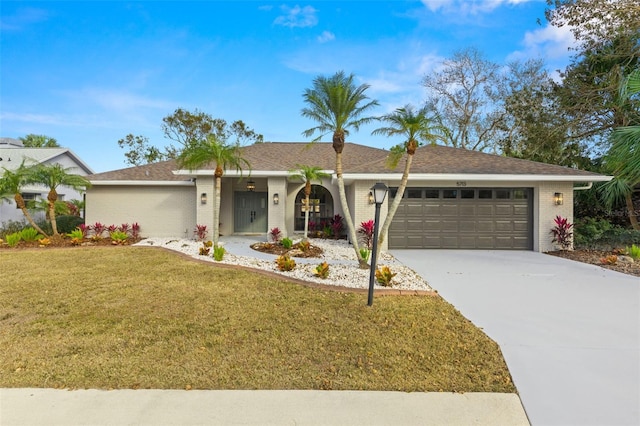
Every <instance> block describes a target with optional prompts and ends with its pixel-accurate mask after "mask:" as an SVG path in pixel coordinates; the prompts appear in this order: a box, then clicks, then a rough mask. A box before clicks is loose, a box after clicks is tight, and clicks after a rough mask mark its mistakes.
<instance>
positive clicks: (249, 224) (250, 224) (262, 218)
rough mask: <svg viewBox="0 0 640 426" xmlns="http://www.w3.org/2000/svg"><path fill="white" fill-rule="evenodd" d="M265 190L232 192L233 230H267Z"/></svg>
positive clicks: (261, 232) (239, 231)
mask: <svg viewBox="0 0 640 426" xmlns="http://www.w3.org/2000/svg"><path fill="white" fill-rule="evenodd" d="M267 196H268V193H266V192H252V191H235V192H234V193H233V207H234V209H233V223H234V226H233V232H234V233H237V234H264V233H266V232H267Z"/></svg>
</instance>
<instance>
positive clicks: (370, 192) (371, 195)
mask: <svg viewBox="0 0 640 426" xmlns="http://www.w3.org/2000/svg"><path fill="white" fill-rule="evenodd" d="M375 202H376V200H374V198H373V191H369V204H373V203H375Z"/></svg>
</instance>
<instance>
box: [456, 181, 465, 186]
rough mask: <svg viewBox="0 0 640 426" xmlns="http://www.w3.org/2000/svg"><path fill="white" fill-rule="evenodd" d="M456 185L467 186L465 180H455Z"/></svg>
mask: <svg viewBox="0 0 640 426" xmlns="http://www.w3.org/2000/svg"><path fill="white" fill-rule="evenodd" d="M456 186H467V182H465V181H458V182H456Z"/></svg>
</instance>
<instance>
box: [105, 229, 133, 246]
mask: <svg viewBox="0 0 640 426" xmlns="http://www.w3.org/2000/svg"><path fill="white" fill-rule="evenodd" d="M109 238H111V243H112V244H117V245H122V244H126V243H127V239H128V238H129V236H128V235H127V233H126V232H122V231H119V230H117V229H116V230H115V231H113V232H110V233H109Z"/></svg>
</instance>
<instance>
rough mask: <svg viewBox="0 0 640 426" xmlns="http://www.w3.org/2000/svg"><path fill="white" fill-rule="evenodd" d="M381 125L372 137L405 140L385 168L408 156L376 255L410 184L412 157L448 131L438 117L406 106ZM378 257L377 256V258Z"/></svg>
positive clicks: (385, 118) (388, 158)
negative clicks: (381, 136)
mask: <svg viewBox="0 0 640 426" xmlns="http://www.w3.org/2000/svg"><path fill="white" fill-rule="evenodd" d="M380 120H381V121H385V122H387V123H388V124H389V125H388V126H387V127H380V128H379V129H376V130H374V131H373V132H372V134H373V135H385V136H400V135H401V136H404V137H406V138H407V139H406V141H405V142H403V143H402V144H400V145H396V146H394V147H393V148H391V152H390V153H389V156H388V157H387V167H388V168H390V169H395V168H396V167H397V165H398V162H399V161H400V159H401V158H402V157H403V156H404V154H405V152H406V154H407V160H406V162H405V165H404V171H403V172H402V180H401V181H400V186H399V187H398V191H397V193H396V196H395V197H394V199H393V202H392V204H391V206H390V207H389V211H388V213H387V217H386V219H385V221H384V224H383V225H382V228H380V233H379V236H378V245H377V247H378V251H380V247H381V246H382V243H383V242H384V239H385V237H386V235H387V232H388V230H389V227H390V226H391V221H392V220H393V217H394V216H395V214H396V211H397V210H398V206H400V201H402V197H403V195H404V190H405V188H406V187H407V182H408V180H409V170H411V163H412V161H413V155H414V154H415V153H416V149H418V147H419V146H420V145H422V144H423V143H424V142H430V143H432V144H435V143H436V141H437V140H438V139H444V138H445V137H446V135H447V134H448V129H447V128H446V127H444V126H442V125H440V124H438V123H440V120H439V118H438V116H437V114H434V115H432V116H430V115H429V108H428V107H426V106H425V107H422V108H420V109H419V110H417V111H416V110H415V109H414V107H413V106H412V105H409V104H407V105H405V106H404V107H402V108H398V109H396V110H395V111H394V112H392V113H390V114H387V115H383V116H382V117H380ZM378 254H379V253H376V256H377V255H378Z"/></svg>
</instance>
